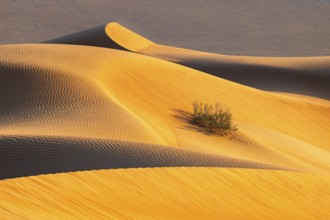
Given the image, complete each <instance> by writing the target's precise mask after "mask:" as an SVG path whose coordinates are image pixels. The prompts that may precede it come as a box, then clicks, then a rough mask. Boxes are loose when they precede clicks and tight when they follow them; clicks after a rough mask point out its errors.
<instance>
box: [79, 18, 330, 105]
mask: <svg viewBox="0 0 330 220" xmlns="http://www.w3.org/2000/svg"><path fill="white" fill-rule="evenodd" d="M106 33H107V34H108V36H109V38H110V40H108V41H114V42H116V43H117V44H118V45H120V46H122V47H124V48H126V49H128V50H131V51H134V52H138V53H142V54H146V55H149V56H153V57H158V58H161V59H165V60H169V61H173V62H176V63H179V64H182V65H185V66H188V67H192V68H194V69H197V70H201V71H203V72H206V73H210V74H212V75H215V76H219V77H221V78H225V79H228V80H231V81H234V82H238V83H241V84H245V85H248V86H252V87H255V88H259V89H264V90H273V91H279V92H290V93H298V94H303V95H310V96H316V97H320V98H325V99H329V98H330V87H329V84H330V56H325V57H283V58H280V57H244V56H228V55H227V56H226V55H219V54H211V53H204V52H198V51H192V50H186V49H181V48H175V47H170V46H165V45H159V44H155V43H153V42H151V41H149V40H147V39H145V38H142V37H141V36H139V35H137V34H136V33H134V32H132V31H130V30H128V29H126V28H125V27H123V26H121V25H119V24H117V23H110V24H108V25H107V26H106ZM77 39H79V38H77ZM108 41H105V42H108ZM105 46H106V45H105Z"/></svg>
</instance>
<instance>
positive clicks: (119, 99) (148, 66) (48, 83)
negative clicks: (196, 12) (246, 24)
mask: <svg viewBox="0 0 330 220" xmlns="http://www.w3.org/2000/svg"><path fill="white" fill-rule="evenodd" d="M73 44H75V45H73ZM223 66H225V67H226V68H225V69H223ZM208 68H210V69H208ZM223 70H225V71H224V73H225V74H228V76H230V77H225V76H226V75H222V73H223ZM240 70H241V71H242V72H240ZM329 70H330V57H308V58H266V57H241V56H227V55H221V54H210V53H205V52H199V51H192V50H186V49H181V48H175V47H170V46H163V45H159V44H155V43H153V42H152V41H150V40H148V39H146V38H144V37H141V36H140V35H138V34H136V33H134V32H132V31H131V30H129V29H126V28H125V27H123V26H121V25H120V24H118V23H109V24H107V25H103V26H98V27H96V28H94V29H92V30H88V31H82V32H79V33H76V34H71V35H69V36H64V37H60V38H56V39H53V40H50V41H48V42H47V44H25V45H2V46H0V106H1V108H0V165H1V168H2V169H1V171H0V177H1V179H2V180H0V215H2V216H4V218H7V219H11V218H14V217H17V218H18V219H19V218H20V217H21V218H30V219H38V218H40V219H45V218H50V219H56V218H76V219H82V218H119V219H125V218H126V219H132V218H133V219H144V218H167V219H175V218H176V219H191V218H202V217H207V218H208V219H219V218H221V217H223V218H227V219H240V218H241V219H246V218H251V219H278V218H284V219H292V218H299V219H327V218H328V217H329V216H330V211H329V210H328V209H327V207H328V206H329V204H330V199H329V198H330V197H329V194H330V179H329V178H330V152H329V151H330V143H329V136H330V127H329V125H330V101H329V96H328V95H329V88H328V87H327V86H326V85H328V84H329ZM203 71H204V72H203ZM213 71H214V72H213ZM217 71H219V72H217ZM226 71H227V72H226ZM258 71H260V72H258ZM249 80H250V81H249ZM270 84H271V85H273V87H271V86H270ZM274 91H276V93H275V92H274ZM196 100H197V101H201V102H207V103H214V102H217V101H219V102H221V103H222V104H223V105H224V106H226V107H227V108H229V109H230V110H231V112H232V113H233V117H234V118H233V120H234V122H235V123H236V124H237V125H238V131H236V132H235V134H234V135H233V136H231V137H220V136H216V135H211V134H207V133H205V132H203V131H202V130H201V129H200V128H198V127H197V126H194V125H192V124H190V123H189V122H188V120H187V117H189V114H191V113H192V103H193V102H194V101H196ZM115 168H116V169H115ZM123 168H125V169H123ZM100 169H102V170H100ZM45 174H47V175H45Z"/></svg>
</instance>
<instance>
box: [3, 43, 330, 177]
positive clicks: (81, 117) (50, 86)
mask: <svg viewBox="0 0 330 220" xmlns="http://www.w3.org/2000/svg"><path fill="white" fill-rule="evenodd" d="M1 54H2V57H3V59H2V60H1V63H2V65H1V67H2V69H1V83H2V84H3V85H2V86H1V90H2V91H1V104H2V106H3V108H2V109H1V118H0V120H1V124H2V127H1V134H2V135H14V136H15V135H16V136H39V137H41V138H42V137H47V136H55V137H56V136H57V137H78V138H91V139H92V138H103V139H109V140H122V141H129V142H130V141H132V142H139V143H141V144H142V143H143V144H155V145H164V146H169V147H174V148H182V149H187V150H193V151H197V152H203V153H211V154H215V155H216V156H225V157H229V158H234V159H237V160H243V161H251V162H255V163H257V164H266V165H268V166H273V167H282V168H286V169H293V170H306V171H307V170H308V171H322V172H323V171H324V172H327V171H328V170H329V169H330V164H329V161H328V160H327V158H328V157H327V156H325V155H328V154H329V152H328V150H329V145H328V143H329V142H328V139H327V137H328V136H329V133H330V131H329V128H328V124H329V123H330V122H329V120H330V119H329V117H328V115H329V112H330V107H329V106H326V105H317V104H315V105H311V104H310V103H304V102H300V101H297V100H294V99H288V98H286V97H283V96H278V95H274V94H271V93H267V92H263V91H260V90H256V89H253V88H249V87H246V86H242V85H240V84H236V83H233V82H230V81H226V80H223V79H220V78H216V77H213V76H210V75H206V74H204V73H202V72H199V71H196V70H193V69H190V68H186V67H183V66H180V65H177V64H173V63H171V62H167V61H163V60H159V59H155V58H151V57H147V56H143V55H138V54H133V53H129V52H124V51H118V50H110V49H103V48H93V47H81V46H70V45H66V46H65V45H16V46H3V47H1ZM28 57H30V58H28ZM82 63H84V65H81V64H82ZM155 73H156V74H155ZM34 85H37V86H34ZM82 85H84V86H82ZM18 87H19V88H20V89H19V90H16V89H15V88H18ZM55 91H56V92H55ZM233 91H234V92H233ZM9 94H15V95H9ZM131 94H134V96H132V95H131ZM176 94H180V97H178V96H177V95H176ZM215 97H216V98H215ZM240 97H245V99H244V100H242V99H241V98H240ZM196 99H198V100H201V101H205V102H211V103H212V102H215V101H219V100H220V101H221V102H223V103H224V104H225V105H226V106H227V107H229V108H230V109H231V110H232V112H233V114H234V116H235V118H234V119H235V121H236V122H237V123H239V124H240V129H239V133H238V138H237V140H227V139H226V138H219V137H216V136H210V135H207V134H203V133H201V132H200V131H199V130H198V129H197V128H196V127H194V126H192V125H191V124H189V123H187V121H186V119H185V117H187V115H188V116H189V112H191V108H192V106H191V103H192V102H193V101H195V100H196ZM259 106H262V108H260V107H259ZM298 109H299V111H298ZM256 115H258V117H255V116H256ZM305 125H308V126H305ZM256 128H258V129H259V132H260V131H261V130H260V128H262V131H263V132H264V134H263V135H269V134H271V135H273V133H272V132H273V131H274V132H275V133H277V134H276V138H275V139H269V140H268V139H265V140H263V139H262V138H260V137H256V136H255V134H254V133H253V132H252V133H251V129H252V130H253V129H256ZM271 135H270V136H271ZM287 136H289V137H290V138H291V139H292V140H291V139H290V141H289V142H288V138H287ZM288 143H290V144H289V145H288ZM246 146H249V147H248V148H247V147H246ZM289 146H290V148H292V149H293V148H297V149H299V148H300V149H305V150H309V151H310V154H309V155H306V154H304V153H302V152H300V151H293V150H287V148H288V147H289ZM96 147H97V146H96ZM320 148H321V149H323V150H321V149H320ZM311 155H313V158H312V159H311V158H310V156H311ZM220 162H221V161H220Z"/></svg>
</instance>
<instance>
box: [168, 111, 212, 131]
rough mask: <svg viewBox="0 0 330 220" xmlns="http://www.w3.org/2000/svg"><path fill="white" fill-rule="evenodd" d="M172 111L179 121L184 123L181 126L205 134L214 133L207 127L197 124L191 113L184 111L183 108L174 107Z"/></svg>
mask: <svg viewBox="0 0 330 220" xmlns="http://www.w3.org/2000/svg"><path fill="white" fill-rule="evenodd" d="M172 111H173V112H174V113H173V114H172V117H174V118H175V119H176V120H177V121H179V122H180V123H182V126H180V127H179V128H181V129H185V130H189V131H195V132H199V133H203V134H205V135H214V134H213V133H212V132H210V131H208V130H207V129H205V128H202V127H200V126H198V125H196V124H195V123H194V121H193V119H192V118H193V116H192V114H191V113H189V112H186V111H183V110H181V109H172Z"/></svg>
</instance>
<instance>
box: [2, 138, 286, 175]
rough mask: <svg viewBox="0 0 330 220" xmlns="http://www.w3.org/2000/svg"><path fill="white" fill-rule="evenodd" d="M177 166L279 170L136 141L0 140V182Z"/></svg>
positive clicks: (273, 167) (253, 163)
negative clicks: (25, 178)
mask: <svg viewBox="0 0 330 220" xmlns="http://www.w3.org/2000/svg"><path fill="white" fill-rule="evenodd" d="M180 166H188V167H196V166H197V167H244V168H259V169H283V168H280V167H275V166H270V165H267V164H261V163H256V162H249V161H245V160H240V159H233V158H229V157H223V156H219V155H212V154H205V153H199V152H194V151H189V150H182V149H177V148H173V147H166V146H159V145H150V144H143V143H137V142H136V143H134V142H127V141H115V140H105V139H91V138H89V139H83V138H69V137H29V136H26V137H16V136H3V137H0V167H2V168H1V171H0V179H6V178H13V177H22V176H31V175H38V174H48V173H59V172H71V171H79V170H95V169H110V168H137V167H138V168H139V167H180Z"/></svg>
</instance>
